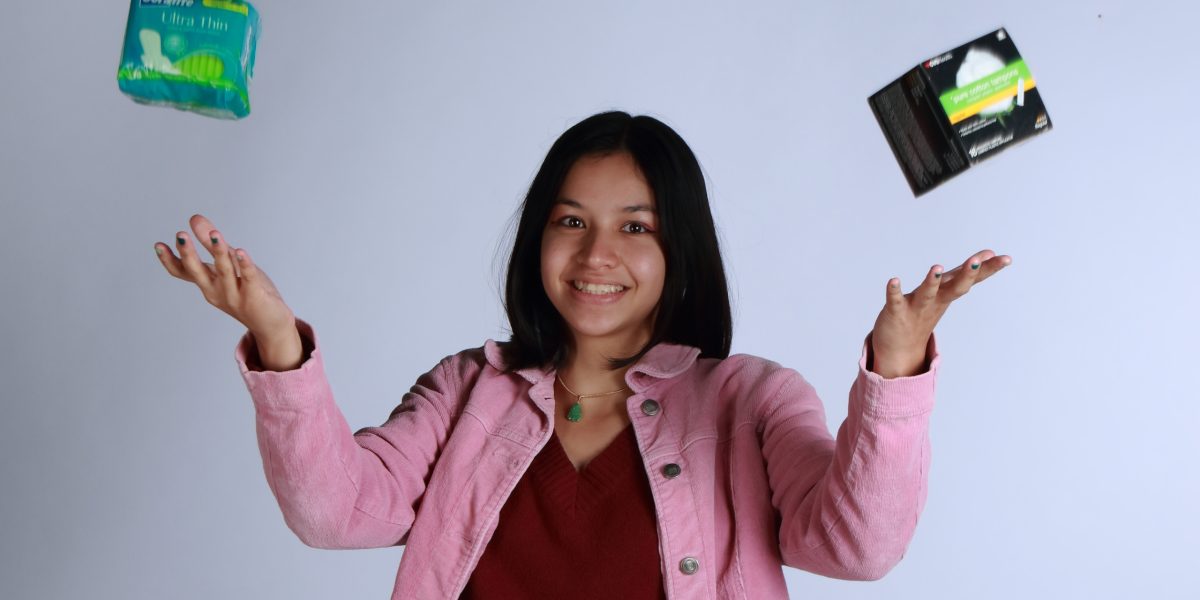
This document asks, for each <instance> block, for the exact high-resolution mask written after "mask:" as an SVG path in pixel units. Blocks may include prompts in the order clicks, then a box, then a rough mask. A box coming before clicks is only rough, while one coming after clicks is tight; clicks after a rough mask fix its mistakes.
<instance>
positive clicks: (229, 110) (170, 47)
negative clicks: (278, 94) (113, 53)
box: [117, 0, 259, 119]
mask: <svg viewBox="0 0 1200 600" xmlns="http://www.w3.org/2000/svg"><path fill="white" fill-rule="evenodd" d="M258 33H259V19H258V11H256V10H254V7H253V6H251V5H250V3H249V2H243V1H241V0H132V2H131V3H130V6H129V21H128V24H127V25H126V27H125V49H124V51H123V53H122V55H121V66H120V68H119V69H118V70H117V85H118V86H119V87H120V88H121V91H122V92H124V93H125V94H127V95H128V96H129V97H130V98H133V100H134V101H136V102H139V103H142V104H150V105H156V106H173V107H175V108H178V109H180V110H188V111H192V112H197V113H200V114H202V115H206V116H210V117H217V118H222V119H240V118H242V117H245V116H246V115H248V114H250V91H249V85H250V78H251V76H252V75H253V73H254V53H255V48H256V46H257V43H258Z"/></svg>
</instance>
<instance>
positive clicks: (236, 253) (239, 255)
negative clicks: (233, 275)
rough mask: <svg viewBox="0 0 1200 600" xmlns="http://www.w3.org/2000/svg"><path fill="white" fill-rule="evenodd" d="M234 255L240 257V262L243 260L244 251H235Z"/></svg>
mask: <svg viewBox="0 0 1200 600" xmlns="http://www.w3.org/2000/svg"><path fill="white" fill-rule="evenodd" d="M234 256H236V257H237V259H238V262H241V261H242V258H243V257H242V253H241V252H235V253H234Z"/></svg>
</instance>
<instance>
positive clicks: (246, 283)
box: [154, 215, 298, 342]
mask: <svg viewBox="0 0 1200 600" xmlns="http://www.w3.org/2000/svg"><path fill="white" fill-rule="evenodd" d="M189 224H190V225H191V227H192V231H194V232H196V238H197V239H198V240H199V242H200V243H201V244H203V245H204V248H205V249H206V250H208V253H209V254H211V255H212V257H213V262H212V263H206V262H202V261H201V260H200V254H199V249H198V248H197V247H196V243H195V242H193V241H192V240H191V239H190V237H189V236H188V234H187V232H186V231H180V232H178V233H177V234H175V240H176V246H177V247H178V248H179V257H178V258H176V256H175V254H174V253H173V252H171V248H170V246H168V245H167V244H162V243H158V244H155V245H154V249H155V251H156V252H157V253H158V258H159V260H160V261H162V264H163V267H165V268H166V269H167V272H168V273H170V274H171V275H172V276H174V277H178V278H179V279H182V280H184V281H190V282H192V283H194V284H196V287H199V288H200V293H201V294H203V295H204V299H205V300H207V301H208V303H209V304H211V305H213V306H215V307H217V308H219V309H221V311H222V312H224V313H225V314H227V315H229V316H231V317H233V318H234V319H237V320H238V322H240V323H241V324H242V325H245V326H246V328H247V329H249V330H250V333H252V334H254V336H255V338H257V339H258V340H259V341H260V342H261V341H263V340H272V341H277V340H285V339H291V336H298V333H297V331H296V318H295V315H294V314H293V313H292V309H291V308H289V307H288V305H287V304H286V303H284V301H283V297H281V296H280V295H279V290H277V289H275V284H274V283H272V282H271V278H269V277H267V274H266V273H264V272H263V271H261V270H259V268H258V267H257V266H255V264H254V263H253V262H252V261H251V260H250V255H249V254H247V253H246V251H245V249H243V248H236V249H235V248H232V247H230V246H229V245H228V244H227V243H226V240H225V238H224V236H222V235H221V234H220V232H218V231H217V230H216V229H214V228H213V224H212V222H210V221H209V220H208V219H206V218H204V217H203V216H201V215H192V218H191V219H190V220H189ZM239 259H240V260H239Z"/></svg>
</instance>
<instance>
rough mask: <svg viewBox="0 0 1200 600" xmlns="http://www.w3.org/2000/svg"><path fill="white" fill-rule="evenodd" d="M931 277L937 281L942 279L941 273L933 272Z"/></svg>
mask: <svg viewBox="0 0 1200 600" xmlns="http://www.w3.org/2000/svg"><path fill="white" fill-rule="evenodd" d="M933 276H934V277H935V278H937V279H941V278H942V272H941V271H936V272H934V274H933Z"/></svg>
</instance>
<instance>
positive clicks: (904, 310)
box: [871, 250, 1012, 377]
mask: <svg viewBox="0 0 1200 600" xmlns="http://www.w3.org/2000/svg"><path fill="white" fill-rule="evenodd" d="M1010 264H1012V257H1011V256H1008V255H1001V256H997V255H996V253H995V252H992V251H991V250H983V251H981V252H977V253H975V254H974V255H972V256H971V257H970V258H968V259H967V260H966V261H965V262H964V263H963V264H961V265H959V266H957V267H955V268H953V269H951V270H949V271H946V272H945V273H943V272H942V266H941V265H934V266H933V268H931V269H929V273H928V274H927V275H926V276H925V280H924V281H922V282H921V285H919V286H917V288H916V289H915V290H913V291H911V292H909V293H907V294H904V293H901V289H902V288H901V287H900V278H899V277H894V278H892V279H891V280H889V281H888V288H887V300H886V302H885V304H884V307H883V310H881V311H880V312H879V318H877V319H876V320H875V328H874V329H872V330H871V349H872V354H873V365H872V366H871V370H872V371H874V372H876V373H879V374H880V375H883V376H884V377H906V376H910V375H916V374H918V373H920V372H921V371H922V370H923V365H925V362H926V360H927V359H928V357H927V356H926V347H927V345H928V343H929V336H930V335H932V334H933V328H934V327H935V326H936V325H937V324H938V321H939V320H941V318H942V315H943V314H945V313H946V309H947V308H949V307H950V303H951V302H954V301H955V300H958V299H959V298H961V297H963V295H965V294H966V293H967V292H968V291H970V290H971V287H972V286H974V285H975V284H977V283H979V282H981V281H983V280H984V279H987V278H988V277H991V276H992V275H995V274H996V273H997V272H999V271H1000V269H1003V268H1004V267H1007V266H1008V265H1010Z"/></svg>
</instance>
